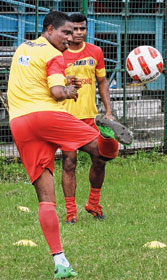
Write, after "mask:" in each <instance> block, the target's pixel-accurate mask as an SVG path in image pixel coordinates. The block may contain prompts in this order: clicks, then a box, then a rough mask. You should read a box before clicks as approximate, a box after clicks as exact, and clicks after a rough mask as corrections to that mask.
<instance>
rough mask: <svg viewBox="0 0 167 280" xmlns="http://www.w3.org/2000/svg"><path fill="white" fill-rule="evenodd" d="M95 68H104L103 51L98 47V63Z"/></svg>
mask: <svg viewBox="0 0 167 280" xmlns="http://www.w3.org/2000/svg"><path fill="white" fill-rule="evenodd" d="M96 68H97V69H102V68H105V64H104V54H103V51H102V49H101V48H100V49H99V52H98V64H97V67H96Z"/></svg>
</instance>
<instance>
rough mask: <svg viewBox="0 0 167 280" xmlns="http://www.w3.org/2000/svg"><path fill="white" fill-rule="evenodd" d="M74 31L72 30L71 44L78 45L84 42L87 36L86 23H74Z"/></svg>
mask: <svg viewBox="0 0 167 280" xmlns="http://www.w3.org/2000/svg"><path fill="white" fill-rule="evenodd" d="M73 24H74V29H73V35H72V38H73V44H80V43H82V42H84V41H85V38H86V35H87V30H88V28H87V26H86V21H82V22H74V23H73Z"/></svg>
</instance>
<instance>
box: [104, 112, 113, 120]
mask: <svg viewBox="0 0 167 280" xmlns="http://www.w3.org/2000/svg"><path fill="white" fill-rule="evenodd" d="M106 117H107V118H108V119H110V120H113V121H115V118H114V116H112V115H111V114H107V113H106Z"/></svg>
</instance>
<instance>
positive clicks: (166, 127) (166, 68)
mask: <svg viewBox="0 0 167 280" xmlns="http://www.w3.org/2000/svg"><path fill="white" fill-rule="evenodd" d="M164 19H165V36H164V37H165V40H164V55H165V60H164V72H165V122H164V152H165V153H167V2H165V15H164Z"/></svg>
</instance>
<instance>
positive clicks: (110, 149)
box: [98, 137, 119, 159]
mask: <svg viewBox="0 0 167 280" xmlns="http://www.w3.org/2000/svg"><path fill="white" fill-rule="evenodd" d="M98 149H99V154H100V155H101V156H102V157H104V158H106V159H114V158H116V157H117V156H118V152H119V144H118V142H117V141H116V140H115V139H113V138H103V137H99V138H98Z"/></svg>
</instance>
